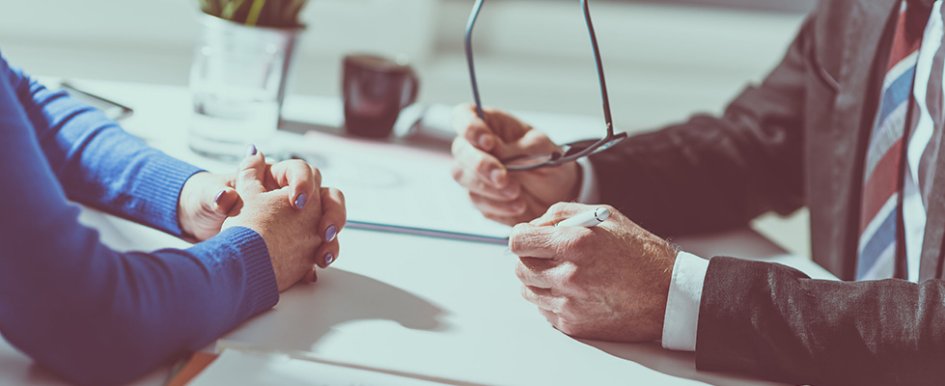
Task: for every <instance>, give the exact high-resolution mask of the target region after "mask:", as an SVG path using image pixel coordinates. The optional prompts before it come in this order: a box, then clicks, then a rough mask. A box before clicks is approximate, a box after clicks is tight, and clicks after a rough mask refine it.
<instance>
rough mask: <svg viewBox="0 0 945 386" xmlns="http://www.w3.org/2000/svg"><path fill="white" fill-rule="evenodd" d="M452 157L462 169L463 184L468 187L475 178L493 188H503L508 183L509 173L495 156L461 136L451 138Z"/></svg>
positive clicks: (461, 182)
mask: <svg viewBox="0 0 945 386" xmlns="http://www.w3.org/2000/svg"><path fill="white" fill-rule="evenodd" d="M453 157H454V158H455V162H456V165H457V168H458V169H459V170H461V171H462V176H461V177H463V179H464V181H457V182H460V184H462V185H463V186H466V187H467V188H470V187H471V185H472V183H473V182H475V181H476V180H477V179H479V180H481V181H484V182H486V184H487V185H491V186H492V187H494V188H498V189H501V188H504V187H506V185H508V183H509V173H508V170H506V169H505V166H504V165H502V162H500V161H499V160H498V159H497V158H496V157H494V156H492V155H491V154H489V153H486V152H483V151H482V150H479V149H477V148H475V147H474V146H473V145H472V144H470V143H469V142H468V141H466V140H465V139H463V138H456V139H455V140H453Z"/></svg>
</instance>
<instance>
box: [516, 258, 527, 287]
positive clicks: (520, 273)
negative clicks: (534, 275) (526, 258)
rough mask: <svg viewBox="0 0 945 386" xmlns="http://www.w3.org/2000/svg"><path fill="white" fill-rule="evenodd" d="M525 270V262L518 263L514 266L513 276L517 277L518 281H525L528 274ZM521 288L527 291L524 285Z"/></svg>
mask: <svg viewBox="0 0 945 386" xmlns="http://www.w3.org/2000/svg"><path fill="white" fill-rule="evenodd" d="M527 272H528V268H526V267H525V264H522V263H518V265H516V266H515V277H517V278H518V280H519V281H522V282H524V281H525V278H526V277H527V276H528V275H527ZM522 289H523V290H525V291H527V289H526V288H524V287H523V288H522Z"/></svg>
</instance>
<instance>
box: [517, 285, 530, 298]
mask: <svg viewBox="0 0 945 386" xmlns="http://www.w3.org/2000/svg"><path fill="white" fill-rule="evenodd" d="M519 293H520V294H521V295H522V299H525V300H527V301H529V302H531V301H532V297H531V295H532V294H531V291H529V290H528V287H526V286H524V285H523V286H522V289H521V290H520V291H519Z"/></svg>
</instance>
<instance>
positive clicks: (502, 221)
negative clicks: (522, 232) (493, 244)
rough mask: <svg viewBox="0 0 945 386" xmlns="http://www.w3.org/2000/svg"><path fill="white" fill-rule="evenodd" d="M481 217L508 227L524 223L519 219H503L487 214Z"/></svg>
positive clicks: (502, 217)
mask: <svg viewBox="0 0 945 386" xmlns="http://www.w3.org/2000/svg"><path fill="white" fill-rule="evenodd" d="M482 217H485V218H487V219H489V220H492V221H495V222H497V223H499V224H505V225H508V226H513V225H515V224H518V223H521V222H522V221H524V220H523V219H522V218H521V217H504V216H495V215H491V214H489V213H482Z"/></svg>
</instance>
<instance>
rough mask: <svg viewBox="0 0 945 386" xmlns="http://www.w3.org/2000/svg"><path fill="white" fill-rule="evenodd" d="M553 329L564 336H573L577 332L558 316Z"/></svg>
mask: <svg viewBox="0 0 945 386" xmlns="http://www.w3.org/2000/svg"><path fill="white" fill-rule="evenodd" d="M555 328H557V329H558V331H561V332H563V333H565V334H566V335H575V334H577V331H576V330H575V329H574V326H573V325H571V323H570V322H568V321H567V320H565V319H564V318H563V317H561V316H560V315H559V316H558V320H557V323H555Z"/></svg>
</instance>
